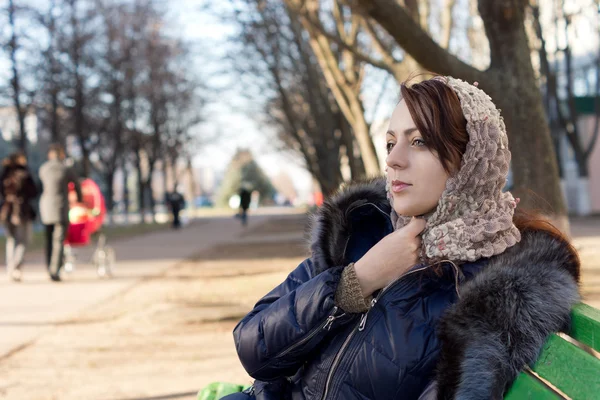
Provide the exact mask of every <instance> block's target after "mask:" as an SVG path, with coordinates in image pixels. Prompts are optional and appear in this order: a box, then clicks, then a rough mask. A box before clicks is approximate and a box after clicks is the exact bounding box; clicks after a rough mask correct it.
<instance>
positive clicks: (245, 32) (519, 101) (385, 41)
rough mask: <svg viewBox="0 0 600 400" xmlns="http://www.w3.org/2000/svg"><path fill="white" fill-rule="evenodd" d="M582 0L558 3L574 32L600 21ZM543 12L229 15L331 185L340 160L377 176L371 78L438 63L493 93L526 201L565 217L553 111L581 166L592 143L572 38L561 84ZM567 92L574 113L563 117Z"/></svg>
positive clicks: (495, 6) (450, 4) (322, 8)
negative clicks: (580, 125)
mask: <svg viewBox="0 0 600 400" xmlns="http://www.w3.org/2000/svg"><path fill="white" fill-rule="evenodd" d="M579 3H586V4H584V5H582V4H579V8H578V9H577V10H576V12H566V11H565V7H566V5H565V1H564V0H562V1H559V2H558V3H557V2H554V3H553V4H554V7H553V10H552V11H553V12H554V13H555V14H556V15H557V17H556V18H557V19H558V18H562V19H563V20H564V21H566V26H565V27H564V29H565V32H568V31H569V29H571V28H570V27H569V22H570V21H572V20H573V19H574V18H576V17H577V16H578V15H580V16H582V17H583V16H584V15H588V16H589V13H590V7H591V11H592V12H593V14H592V18H594V17H596V12H597V9H598V4H597V3H598V1H597V0H595V1H591V0H590V1H587V2H586V1H581V2H579ZM545 5H546V7H551V5H550V2H545ZM594 7H595V8H594ZM539 9H540V8H539V5H538V4H537V2H531V4H528V2H524V1H520V0H462V1H461V0H446V1H441V2H430V1H426V0H402V1H398V0H343V1H333V0H284V1H277V0H230V2H229V8H227V9H226V11H223V10H222V9H221V15H225V17H226V18H229V19H230V20H234V21H235V22H236V25H237V26H238V27H239V30H238V32H237V33H236V37H235V39H236V40H237V42H238V43H240V44H241V45H240V46H239V48H236V51H235V53H236V55H239V57H234V59H235V65H236V66H237V67H238V68H239V70H240V73H241V75H242V76H248V75H250V76H251V77H252V78H251V79H248V82H250V83H249V84H248V90H247V93H250V94H253V93H254V94H257V95H258V96H260V98H262V99H264V100H265V101H264V103H263V104H265V108H264V110H263V111H264V115H265V119H266V121H267V122H268V123H269V124H270V126H272V127H274V128H275V129H276V130H277V132H278V136H279V138H280V139H281V143H283V145H284V146H285V147H287V148H291V149H293V150H295V151H297V152H298V153H299V154H301V155H302V158H303V159H304V161H305V163H306V165H307V168H308V170H309V171H310V173H311V174H312V175H313V176H314V178H315V179H316V180H317V181H318V182H319V184H320V185H321V187H322V189H323V192H324V193H326V194H327V193H330V192H331V191H333V190H335V188H337V187H338V186H339V184H340V182H341V181H342V180H343V174H342V170H341V168H342V165H343V164H347V165H349V167H350V170H351V177H352V178H355V177H360V176H364V175H377V174H380V160H379V159H378V156H377V152H376V151H375V147H374V145H373V140H372V137H371V126H370V124H371V123H372V122H373V121H372V120H369V119H368V118H367V117H366V113H365V104H364V97H365V91H366V90H367V89H368V90H371V91H372V90H374V88H373V85H372V84H371V85H370V86H369V87H368V88H367V87H366V84H365V82H366V80H367V79H366V76H367V75H368V74H370V73H371V72H372V71H374V70H381V71H384V72H385V73H386V74H387V76H389V77H390V78H393V79H394V80H395V81H396V82H397V83H401V82H403V81H405V80H406V79H407V78H409V77H410V75H411V74H414V73H419V72H423V71H430V72H433V73H439V74H443V75H451V76H454V77H458V78H462V79H465V80H467V81H469V82H475V81H477V82H479V85H480V87H481V88H482V89H484V90H485V91H486V92H488V93H489V94H490V95H491V96H492V97H493V98H494V100H495V102H496V103H497V105H498V106H499V108H501V109H502V111H503V116H504V119H505V123H506V125H507V129H508V133H509V139H510V142H511V149H512V153H513V162H512V167H513V178H514V187H513V192H514V193H515V194H516V196H518V197H521V198H522V201H523V204H524V205H525V206H526V207H535V208H540V207H545V209H544V211H546V212H547V213H551V214H556V215H557V216H559V217H560V216H564V215H565V213H566V209H565V205H564V202H563V196H562V193H561V189H560V185H559V169H558V168H557V160H556V157H555V150H554V146H553V141H552V138H553V136H551V134H550V129H549V123H548V117H547V116H548V115H555V114H557V115H558V122H559V123H560V124H559V125H557V128H556V129H553V133H554V137H556V135H565V134H566V135H567V137H568V138H569V141H570V143H571V145H572V146H573V148H574V149H575V153H576V154H582V156H581V157H579V156H578V160H581V164H582V168H581V171H582V173H584V172H585V163H586V162H587V160H588V159H589V155H590V152H591V149H592V148H593V144H594V143H593V141H592V142H591V143H590V142H585V143H583V142H584V141H583V139H582V138H581V135H579V136H578V134H577V132H576V128H574V127H576V126H577V124H576V118H577V115H576V110H575V109H574V106H573V102H572V99H573V97H574V94H573V90H572V86H573V82H572V75H573V74H571V75H569V68H571V67H572V63H571V64H569V62H570V61H569V60H572V57H571V55H572V53H571V52H570V48H569V44H568V43H572V40H573V39H572V38H571V39H568V40H567V41H566V43H567V44H566V45H564V44H563V45H562V47H558V48H557V49H556V51H555V53H561V54H564V58H562V55H561V57H556V60H563V59H564V60H565V62H566V76H567V78H566V79H562V80H561V79H558V80H557V79H556V75H557V68H558V69H560V70H563V71H564V70H565V69H564V68H563V67H562V66H561V65H559V64H560V62H559V61H557V62H556V63H554V64H553V67H554V68H551V67H549V66H548V65H549V63H548V61H547V59H548V56H547V51H546V43H545V42H544V41H543V37H544V32H543V28H542V24H540V22H539V20H540V19H539ZM577 13H578V14H577ZM596 22H597V20H596ZM555 26H557V27H558V26H559V24H558V23H557V22H555ZM556 29H558V28H556ZM595 29H596V30H595V31H594V33H593V34H594V35H597V33H598V30H597V29H598V28H597V25H595ZM536 33H537V36H536ZM595 57H596V58H595V59H594V62H596V67H597V59H598V58H597V57H598V55H596V56H595ZM554 58H555V57H552V60H554ZM538 60H540V61H541V63H540V62H538ZM570 66H571V67H570ZM596 70H598V68H596ZM385 79H387V78H385ZM557 82H558V83H557ZM596 82H598V80H596ZM553 84H554V86H552V85H553ZM252 86H258V87H259V88H260V89H259V90H256V89H254V90H251V89H252ZM562 86H564V87H565V88H566V90H563V89H562V88H561V87H562ZM384 87H385V86H384ZM541 87H543V88H545V89H547V90H544V91H543V92H542V91H541V90H540V88H541ZM557 88H558V89H557ZM599 93H600V91H599V90H596V92H595V94H596V95H598V94H599ZM551 97H553V98H554V99H555V100H554V101H551V100H550V98H551ZM565 99H567V102H566V104H568V112H567V113H566V114H565V113H561V112H558V113H557V112H556V110H559V111H562V110H563V108H562V106H563V104H564V101H565ZM550 104H554V106H552V107H554V111H555V112H551V110H550V109H549V107H550ZM596 104H598V102H596ZM553 126H554V125H553ZM593 140H595V139H593ZM533 193H535V195H534V194H533ZM540 198H541V199H543V200H544V202H545V203H546V204H541V203H540V202H539V199H540ZM536 199H537V201H536Z"/></svg>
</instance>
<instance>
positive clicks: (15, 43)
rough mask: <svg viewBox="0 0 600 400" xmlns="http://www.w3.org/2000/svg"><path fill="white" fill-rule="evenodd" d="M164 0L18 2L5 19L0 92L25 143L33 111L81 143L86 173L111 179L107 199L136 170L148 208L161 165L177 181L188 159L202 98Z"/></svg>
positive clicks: (77, 151)
mask: <svg viewBox="0 0 600 400" xmlns="http://www.w3.org/2000/svg"><path fill="white" fill-rule="evenodd" d="M40 7H44V8H40ZM163 7H164V3H162V2H161V3H156V2H154V1H150V0H49V1H47V2H41V3H39V2H37V3H34V4H28V3H27V2H26V1H25V0H9V1H8V4H7V6H6V8H5V9H4V10H2V11H4V13H3V14H4V15H3V17H4V19H5V21H3V22H2V23H0V25H4V26H6V27H7V29H6V30H5V32H4V33H5V37H4V38H3V39H4V43H3V48H4V50H5V51H6V55H7V59H8V60H9V63H10V67H11V70H10V74H9V76H6V77H5V78H6V80H7V83H8V84H7V85H5V86H4V87H3V88H2V89H3V90H2V92H1V93H2V95H3V96H0V98H4V99H10V103H11V104H6V105H10V106H13V107H14V109H15V110H16V113H17V117H18V121H19V131H18V135H17V136H18V139H17V141H18V145H19V147H20V148H21V149H23V150H26V147H27V143H28V142H27V132H26V130H25V118H26V116H27V115H28V114H31V113H34V114H36V115H37V116H38V124H39V126H42V127H44V128H45V129H43V130H42V132H45V133H44V134H45V135H47V138H46V139H47V140H48V141H51V142H58V143H62V144H68V146H67V147H68V148H69V149H71V150H73V151H72V155H75V156H76V158H77V160H78V167H79V169H80V172H81V174H82V175H83V176H90V175H91V174H95V175H96V176H98V175H99V176H101V177H102V178H103V180H104V181H105V187H106V190H107V193H106V195H107V198H109V199H112V198H113V193H112V190H113V181H114V178H115V171H116V170H118V169H119V168H120V169H121V170H122V171H124V172H125V173H124V174H123V179H124V182H126V181H127V175H128V172H129V171H132V170H133V171H134V172H136V176H137V180H138V190H137V192H138V195H139V198H138V202H139V205H140V208H141V209H142V210H144V209H145V208H149V209H150V210H153V208H154V207H153V205H154V204H153V201H154V197H153V196H152V195H151V194H150V193H151V182H152V177H153V173H154V171H155V170H156V168H162V169H163V172H164V174H165V176H166V175H167V172H168V171H169V174H171V175H172V176H170V179H169V180H170V181H172V182H176V181H177V180H178V177H177V176H176V175H175V171H176V170H177V168H175V165H176V164H177V163H178V162H181V160H183V161H185V162H187V163H188V164H189V162H190V159H191V155H192V153H193V152H194V149H195V145H196V144H197V143H198V141H197V140H195V139H197V137H195V135H194V130H195V128H196V127H197V126H198V124H199V123H200V122H201V109H202V106H203V101H202V99H203V97H202V91H201V89H202V88H201V85H200V83H199V80H198V77H197V76H196V74H195V71H194V70H193V69H192V62H191V57H190V56H191V54H190V45H189V44H188V43H185V42H184V41H183V40H182V39H181V38H179V37H177V36H176V35H174V34H173V33H172V31H173V30H172V29H170V27H169V23H168V21H167V18H166V16H165V15H166V10H165V9H164V8H163ZM166 181H167V180H166V179H165V182H166ZM123 186H124V187H125V188H126V187H127V184H125V183H124V185H123ZM165 189H166V188H165ZM124 200H125V203H126V208H127V203H128V198H127V195H125V199H124ZM148 201H149V202H150V204H147V202H148ZM108 203H109V204H110V206H112V202H108Z"/></svg>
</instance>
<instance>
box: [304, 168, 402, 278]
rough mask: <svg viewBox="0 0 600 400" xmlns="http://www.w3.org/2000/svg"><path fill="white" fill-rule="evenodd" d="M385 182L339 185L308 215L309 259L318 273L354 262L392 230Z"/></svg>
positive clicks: (369, 181) (371, 181)
mask: <svg viewBox="0 0 600 400" xmlns="http://www.w3.org/2000/svg"><path fill="white" fill-rule="evenodd" d="M390 211H391V209H390V204H389V202H388V200H387V195H386V190H385V179H384V178H375V179H370V180H365V181H357V182H352V183H349V184H346V185H344V186H342V187H341V188H340V189H339V190H338V191H337V192H336V193H335V194H333V195H332V196H330V197H329V198H328V199H327V200H326V201H325V202H324V203H323V205H322V206H321V207H319V209H318V210H317V211H315V212H314V213H313V215H312V216H311V232H310V249H311V254H312V256H311V259H312V261H313V262H314V263H315V266H316V269H317V271H322V270H324V269H327V268H328V267H331V266H336V265H337V266H339V265H347V264H349V263H350V262H354V261H356V260H357V259H358V258H360V256H362V255H363V254H364V253H365V252H366V251H367V250H368V249H369V248H370V247H372V246H373V245H374V244H375V243H377V242H378V241H379V240H381V238H382V237H383V236H385V235H387V234H388V233H390V232H391V230H392V224H391V220H390V216H389V214H390Z"/></svg>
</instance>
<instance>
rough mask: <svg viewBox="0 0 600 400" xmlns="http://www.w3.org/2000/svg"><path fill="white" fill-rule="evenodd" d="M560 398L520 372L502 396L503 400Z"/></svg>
mask: <svg viewBox="0 0 600 400" xmlns="http://www.w3.org/2000/svg"><path fill="white" fill-rule="evenodd" d="M562 398H563V397H562V396H559V395H557V394H556V393H555V392H554V391H553V390H552V389H550V388H549V387H548V386H546V385H545V384H544V383H543V382H541V381H540V380H539V379H537V378H536V377H535V376H532V375H530V374H528V373H527V372H521V374H520V375H519V376H518V377H517V379H516V380H515V382H514V383H513V385H512V386H511V388H510V390H509V391H508V393H507V394H506V396H504V400H528V399H531V400H559V399H562Z"/></svg>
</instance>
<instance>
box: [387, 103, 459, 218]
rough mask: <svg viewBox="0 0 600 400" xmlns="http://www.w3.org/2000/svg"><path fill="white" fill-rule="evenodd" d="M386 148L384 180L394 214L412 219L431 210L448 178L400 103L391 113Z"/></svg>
mask: <svg viewBox="0 0 600 400" xmlns="http://www.w3.org/2000/svg"><path fill="white" fill-rule="evenodd" d="M386 146H387V151H388V156H387V159H386V164H387V179H388V182H390V193H391V195H392V196H393V207H394V210H395V211H396V213H398V214H399V215H403V216H409V217H412V216H419V215H424V214H427V213H429V212H431V211H433V210H435V208H436V207H437V204H438V202H439V200H440V197H441V196H442V193H443V192H444V189H445V187H446V181H447V180H448V178H449V175H448V173H447V172H446V170H444V168H443V167H442V163H441V162H440V160H439V158H438V155H437V153H436V152H435V151H434V150H431V149H429V148H428V147H427V143H425V141H424V139H423V137H422V136H421V134H420V133H419V131H418V130H417V127H416V126H415V123H414V121H413V119H412V117H411V116H410V112H409V111H408V107H407V106H406V102H405V101H403V100H402V101H400V103H398V105H397V106H396V108H395V109H394V112H393V113H392V117H391V119H390V126H389V128H388V131H387V134H386Z"/></svg>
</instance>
